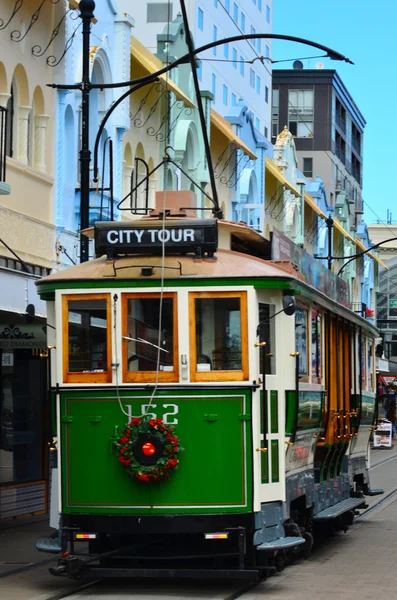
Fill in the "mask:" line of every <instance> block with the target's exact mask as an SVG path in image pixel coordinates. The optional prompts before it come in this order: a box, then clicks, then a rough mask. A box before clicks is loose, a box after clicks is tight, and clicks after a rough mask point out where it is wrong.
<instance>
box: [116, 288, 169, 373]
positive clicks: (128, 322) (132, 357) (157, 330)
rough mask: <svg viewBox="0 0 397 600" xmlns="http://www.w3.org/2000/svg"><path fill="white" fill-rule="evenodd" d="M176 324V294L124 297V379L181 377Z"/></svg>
mask: <svg viewBox="0 0 397 600" xmlns="http://www.w3.org/2000/svg"><path fill="white" fill-rule="evenodd" d="M176 323H177V314H176V294H170V293H166V294H163V296H162V297H160V294H139V295H138V294H134V295H124V296H123V364H124V369H123V373H124V381H128V382H139V381H156V379H157V378H158V381H163V382H164V381H177V380H178V376H179V374H178V360H177V357H178V352H177V347H176V346H177V334H176ZM156 373H157V374H156Z"/></svg>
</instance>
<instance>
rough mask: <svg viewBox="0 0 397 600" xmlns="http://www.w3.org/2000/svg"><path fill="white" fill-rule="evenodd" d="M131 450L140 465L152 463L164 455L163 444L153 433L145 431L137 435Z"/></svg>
mask: <svg viewBox="0 0 397 600" xmlns="http://www.w3.org/2000/svg"><path fill="white" fill-rule="evenodd" d="M132 451H133V453H134V456H135V458H136V459H137V461H139V462H140V463H141V465H154V464H155V463H156V462H157V461H158V460H159V458H162V457H163V456H164V444H163V442H162V441H161V440H159V438H157V437H156V436H155V435H152V434H150V433H147V434H144V435H140V436H139V437H138V439H137V440H136V441H135V442H134V444H133V445H132Z"/></svg>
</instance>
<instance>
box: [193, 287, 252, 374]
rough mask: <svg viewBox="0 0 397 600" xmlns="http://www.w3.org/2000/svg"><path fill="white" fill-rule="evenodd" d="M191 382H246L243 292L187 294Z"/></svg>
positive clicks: (245, 296) (245, 321) (245, 314)
mask: <svg viewBox="0 0 397 600" xmlns="http://www.w3.org/2000/svg"><path fill="white" fill-rule="evenodd" d="M189 313H190V319H189V321H190V357H191V359H190V378H191V381H230V380H232V381H245V380H247V379H248V353H247V343H248V339H247V338H248V336H247V295H246V292H194V293H190V294H189Z"/></svg>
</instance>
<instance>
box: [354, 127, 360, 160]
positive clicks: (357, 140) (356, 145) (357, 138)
mask: <svg viewBox="0 0 397 600" xmlns="http://www.w3.org/2000/svg"><path fill="white" fill-rule="evenodd" d="M352 147H353V149H354V150H355V151H356V152H357V154H359V155H360V156H361V133H360V132H359V130H358V129H357V127H356V126H355V125H354V123H352Z"/></svg>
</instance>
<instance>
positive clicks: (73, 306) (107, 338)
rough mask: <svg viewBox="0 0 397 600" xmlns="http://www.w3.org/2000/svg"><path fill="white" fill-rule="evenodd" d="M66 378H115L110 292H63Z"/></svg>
mask: <svg viewBox="0 0 397 600" xmlns="http://www.w3.org/2000/svg"><path fill="white" fill-rule="evenodd" d="M62 315H63V316H62V318H63V332H64V333H63V380H64V382H65V383H109V382H110V381H112V369H111V366H110V363H111V339H112V333H111V317H110V295H109V294H92V295H88V294H85V295H83V294H82V295H79V294H78V295H73V296H63V301H62Z"/></svg>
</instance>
